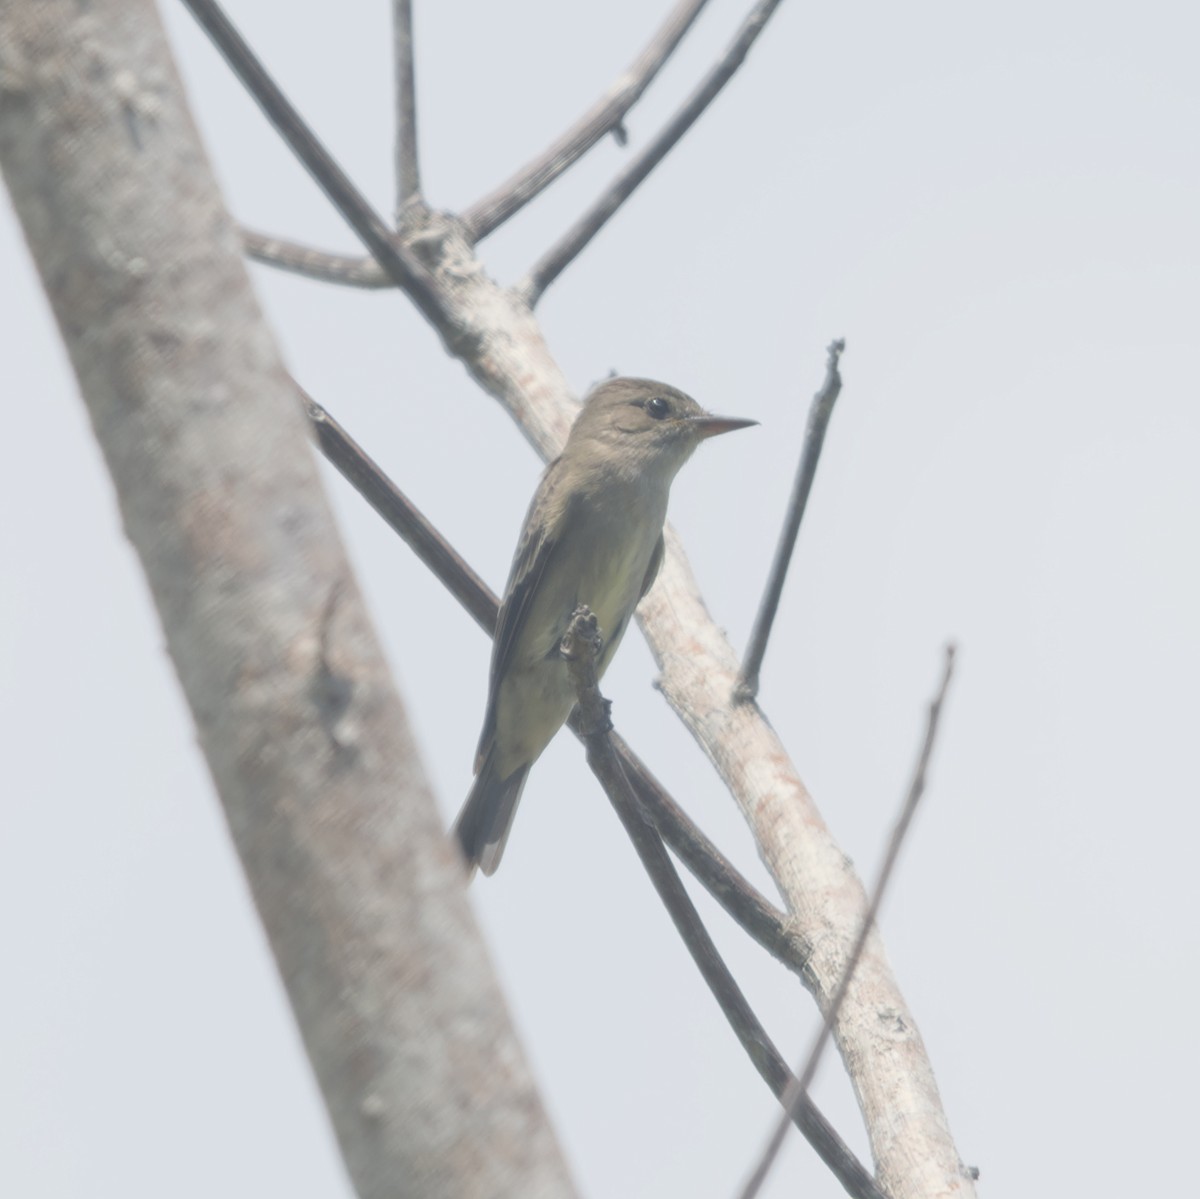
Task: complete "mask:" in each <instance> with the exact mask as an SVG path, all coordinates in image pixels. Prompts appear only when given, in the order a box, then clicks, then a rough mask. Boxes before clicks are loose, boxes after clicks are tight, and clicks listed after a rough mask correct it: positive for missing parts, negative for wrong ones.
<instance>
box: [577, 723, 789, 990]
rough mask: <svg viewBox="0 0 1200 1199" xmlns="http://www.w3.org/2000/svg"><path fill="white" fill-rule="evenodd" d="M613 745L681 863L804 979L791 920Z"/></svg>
mask: <svg viewBox="0 0 1200 1199" xmlns="http://www.w3.org/2000/svg"><path fill="white" fill-rule="evenodd" d="M572 727H573V726H572ZM612 741H613V748H614V749H615V750H616V752H617V757H619V758H620V759H621V765H622V767H623V768H624V770H625V776H626V777H627V778H628V779H629V781H630V783H631V784H632V785H633V787H634V789H635V790H636V791H637V796H638V802H639V803H640V804H641V805H642V808H643V810H644V811H645V812H646V813H647V815H648V816H649V817H650V819H651V820H653V822H654V826H655V828H657V829H658V831H659V833H660V834H661V836H662V838H663V840H664V841H666V843H667V844H668V845H669V846H670V847H671V849H672V850H674V852H675V855H676V856H677V857H678V858H679V860H680V861H681V862H683V864H684V865H685V866H686V867H687V868H688V869H689V870H690V871H691V872H692V874H693V875H695V877H696V878H697V879H698V880H699V882H700V883H701V884H702V885H703V887H704V888H705V890H706V891H708V892H709V894H710V895H712V897H713V898H714V899H715V900H716V901H717V902H718V903H719V904H720V905H721V907H723V908H724V909H725V911H726V912H728V913H729V915H731V916H732V917H733V918H734V920H736V921H737V923H738V924H740V925H741V926H742V928H743V929H744V930H745V931H746V932H747V933H749V934H750V936H751V937H753V938H754V940H756V941H757V942H758V943H759V944H760V945H761V946H762V947H763V948H764V949H765V950H766V951H767V952H768V953H770V954H771V955H772V956H773V957H775V958H777V959H778V960H779V961H780V962H782V963H783V965H785V966H787V967H788V969H790V970H794V971H795V972H796V973H797V974H799V975H801V977H804V969H805V964H806V962H807V961H808V957H809V947H808V945H807V943H806V942H805V941H804V940H803V939H802V938H800V937H799V935H798V934H797V933H796V931H795V925H794V922H793V921H792V920H791V918H790V917H788V916H785V915H784V913H783V912H781V911H779V909H778V908H776V907H774V906H773V905H772V904H771V903H769V902H768V901H767V899H766V898H765V897H764V896H763V895H762V894H761V893H760V892H759V891H758V890H757V888H755V887H754V886H753V885H752V884H751V883H750V882H749V880H747V879H746V878H745V876H744V875H742V874H741V873H740V871H738V870H737V868H736V867H735V866H734V865H733V863H732V862H730V861H729V859H728V858H727V857H726V856H725V855H724V854H723V853H722V852H721V851H720V850H719V849H718V848H717V847H716V845H714V844H713V842H712V841H710V840H709V839H708V837H706V836H705V835H704V833H703V832H701V830H700V829H699V828H698V827H697V826H696V825H695V824H693V823H692V821H691V819H690V818H689V817H688V816H687V815H686V814H685V813H684V811H683V809H682V808H681V807H680V806H679V805H678V804H677V803H676V802H675V800H674V799H672V798H671V795H670V793H669V792H668V791H667V789H666V788H665V787H664V786H663V785H662V783H660V782H659V781H658V779H656V778H655V777H654V775H653V774H651V773H650V771H649V769H648V768H647V767H646V765H645V763H644V762H643V761H642V760H641V758H639V757H638V756H637V755H636V754H635V753H634V752H633V750H632V749H630V748H629V746H628V745H627V744H626V742H625V740H624V738H622V737H620V736H618V735H617V734H616V733H613V735H612Z"/></svg>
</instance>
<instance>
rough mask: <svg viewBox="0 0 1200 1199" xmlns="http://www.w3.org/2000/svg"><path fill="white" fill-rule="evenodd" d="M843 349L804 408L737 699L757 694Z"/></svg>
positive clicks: (833, 351)
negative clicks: (800, 440)
mask: <svg viewBox="0 0 1200 1199" xmlns="http://www.w3.org/2000/svg"><path fill="white" fill-rule="evenodd" d="M845 348H846V341H845V339H844V338H839V339H838V340H837V341H832V342H830V343H829V347H828V349H827V353H828V355H829V358H828V361H827V363H826V367H825V382H824V383H822V384H821V390H820V391H818V392H817V394H816V395H815V396H813V401H812V406H811V407H810V408H809V410H808V425H807V427H806V429H805V431H804V445H803V447H802V448H801V450H800V464H799V466H797V468H796V480H795V482H794V483H793V484H792V498H791V499H790V500H789V501H788V510H787V516H786V517H785V518H784V522H783V531H782V532H781V533H780V534H779V545H778V547H777V548H776V550H775V561H774V562H773V563H772V564H771V575H770V578H768V579H767V587H766V590H765V591H764V592H763V597H762V602H761V603H760V604H759V608H758V615H757V616H756V617H755V619H754V630H753V632H752V633H751V634H750V644H749V646H748V647H747V649H746V657H745V659H744V660H743V662H742V674H741V678H740V679H739V681H738V685H737V688H736V690H735V691H734V698H735V699H737V700H740V701H745V700H750V699H754V698H755V696H757V695H758V672H759V671H760V670H761V669H762V663H763V655H764V654H765V653H766V652H767V638H768V637H770V635H771V626H772V625H773V624H774V623H775V613H776V612H777V611H778V610H779V599H780V596H782V595H783V581H784V579H786V578H787V572H788V567H789V565H791V561H792V551H793V550H794V549H795V548H796V535H797V534H798V533H799V532H800V522H801V520H803V519H804V509H805V507H806V505H807V504H808V493H809V492H810V491H811V490H812V484H813V479H814V478H815V477H816V473H817V463H818V462H819V461H820V458H821V447H822V446H823V445H824V444H825V430H826V428H827V427H828V425H829V418H830V417H831V416H832V415H833V405H834V403H835V402H836V401H837V398H838V394H839V393H840V392H841V390H842V376H841V373H840V372H839V370H838V360H839V359H840V358H841V356H842V351H843V350H844V349H845Z"/></svg>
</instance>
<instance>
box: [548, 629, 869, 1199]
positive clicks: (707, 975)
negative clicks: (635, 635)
mask: <svg viewBox="0 0 1200 1199" xmlns="http://www.w3.org/2000/svg"><path fill="white" fill-rule="evenodd" d="M598 648H599V636H598V634H597V632H596V618H595V616H594V615H593V614H592V613H591V612H590V611H589V610H588V609H587V608H586V607H581V608H579V609H577V610H576V612H575V614H574V616H573V617H572V620H571V624H570V625H569V626H568V630H567V634H566V636H565V637H564V638H563V642H562V654H563V657H564V658H565V659H566V661H567V669H568V671H569V673H570V675H571V680H572V682H573V683H574V685H575V691H576V695H577V697H578V700H579V706H578V708H577V709H576V710H577V711H578V712H579V713H580V714H581V715H580V725H581V729H580V732H581V736H582V738H583V742H584V745H585V746H586V747H587V758H588V765H589V766H590V767H591V768H592V771H593V772H594V773H595V775H596V777H597V778H598V779H599V780H600V782H601V784H602V785H603V786H604V790H605V792H606V793H607V795H608V798H609V800H610V802H611V803H612V805H613V808H614V809H616V813H617V816H618V817H619V818H620V820H621V823H622V824H623V825H624V826H625V831H626V832H627V833H628V834H629V839H630V840H631V841H632V842H633V846H634V849H636V850H637V854H638V857H640V858H641V860H642V865H643V866H644V867H645V869H646V873H647V874H649V876H650V881H651V882H652V883H653V884H654V889H655V890H656V891H657V892H658V895H659V898H660V899H661V900H662V901H663V905H664V906H665V907H666V909H667V911H668V913H669V914H670V916H671V920H672V921H673V922H674V924H675V928H676V930H677V931H678V933H679V935H680V937H682V939H683V942H684V944H685V945H686V946H687V950H688V952H689V953H690V954H691V955H692V960H693V961H694V962H695V963H696V966H697V967H698V968H699V970H700V973H701V975H702V976H703V978H704V981H705V982H706V983H707V984H708V988H709V990H710V991H712V993H713V997H714V998H715V999H716V1001H717V1003H718V1004H719V1005H720V1008H721V1011H722V1012H723V1013H724V1015H725V1018H726V1020H728V1021H729V1024H730V1027H731V1028H732V1029H733V1031H734V1033H735V1034H736V1036H737V1038H738V1040H739V1041H740V1042H741V1043H742V1047H743V1048H744V1049H745V1050H746V1054H747V1056H748V1057H749V1058H750V1061H751V1062H752V1063H753V1065H754V1067H755V1069H756V1070H757V1071H758V1072H759V1074H760V1075H761V1076H762V1078H763V1080H764V1081H765V1082H766V1084H767V1085H768V1086H769V1087H770V1088H771V1090H772V1091H773V1092H774V1094H775V1095H776V1096H777V1097H778V1098H779V1099H780V1101H781V1102H782V1101H783V1100H784V1098H785V1097H786V1096H788V1095H789V1094H790V1093H791V1092H792V1091H793V1090H795V1088H796V1079H795V1077H794V1076H793V1075H792V1073H791V1071H790V1070H788V1068H787V1065H786V1063H785V1062H784V1060H783V1058H782V1056H781V1055H780V1053H779V1050H778V1049H776V1047H775V1046H774V1044H773V1043H772V1042H771V1039H770V1037H769V1036H768V1035H767V1032H766V1030H765V1029H764V1028H763V1026H762V1024H761V1023H759V1020H758V1017H757V1016H755V1014H754V1012H753V1010H752V1009H751V1007H750V1005H749V1003H747V1001H746V997H745V995H743V994H742V990H741V988H740V987H739V986H738V985H737V982H736V981H735V980H734V978H733V975H732V974H730V972H729V967H728V966H726V965H725V962H724V960H723V959H722V958H721V955H720V953H719V952H718V951H717V947H716V945H714V944H713V940H712V938H711V937H710V936H709V934H708V930H707V929H706V928H705V927H704V922H703V921H702V920H701V919H700V914H699V913H698V912H697V911H696V908H695V905H694V904H693V903H692V901H691V898H690V897H689V896H688V893H687V891H685V890H684V887H683V883H682V882H681V881H680V878H679V875H678V874H677V873H676V871H675V867H674V866H672V865H671V859H670V858H669V857H668V856H667V852H666V850H665V849H664V848H663V843H662V841H661V840H660V838H659V836H658V834H657V833H656V832H655V830H654V825H653V822H652V821H651V820H650V819H649V817H648V815H647V814H646V813H645V812H643V811H642V810H641V808H640V807H639V805H638V800H637V796H636V790H635V788H634V787H633V785H632V784H631V783H630V781H629V779H628V778H627V777H626V775H625V772H624V770H623V768H622V764H621V760H620V758H618V756H617V754H616V751H615V747H614V745H613V741H612V737H611V735H610V732H611V729H612V725H611V723H610V722H609V718H608V702H607V701H606V700H605V699H604V698H603V696H601V694H600V689H599V687H598V685H597V682H596V653H597V650H598ZM785 1118H786V1119H787V1120H788V1121H789V1123H791V1122H794V1123H795V1125H796V1127H797V1128H799V1129H800V1131H801V1132H802V1133H803V1134H804V1137H805V1139H806V1140H807V1141H808V1142H809V1144H810V1145H812V1147H813V1148H814V1149H815V1150H816V1151H817V1155H818V1156H819V1157H820V1158H821V1160H822V1161H823V1162H824V1163H825V1164H826V1165H827V1166H828V1167H829V1169H830V1170H831V1171H832V1172H833V1174H834V1175H835V1176H836V1177H837V1179H838V1181H839V1182H841V1184H842V1185H843V1186H844V1187H845V1188H846V1190H847V1192H848V1193H849V1194H851V1195H854V1196H871V1197H872V1199H886V1197H885V1196H884V1194H883V1192H882V1191H881V1190H880V1189H879V1186H878V1184H877V1183H876V1182H875V1180H874V1179H873V1178H872V1177H871V1176H870V1175H869V1174H868V1173H867V1172H866V1170H864V1169H863V1167H862V1165H861V1164H860V1163H859V1162H858V1160H857V1159H856V1158H855V1157H854V1155H853V1154H852V1153H851V1152H850V1151H849V1149H848V1148H847V1147H846V1146H845V1145H844V1144H843V1143H842V1141H841V1139H840V1138H839V1137H838V1136H837V1134H836V1133H835V1132H834V1130H833V1128H832V1127H831V1126H830V1125H829V1123H828V1122H827V1121H826V1120H825V1118H824V1116H822V1115H821V1113H820V1112H819V1111H818V1110H817V1108H816V1107H815V1106H814V1105H813V1103H812V1100H811V1099H809V1098H808V1096H807V1094H803V1093H801V1095H800V1097H799V1101H798V1102H794V1103H792V1104H790V1105H789V1107H788V1108H787V1109H786V1111H785Z"/></svg>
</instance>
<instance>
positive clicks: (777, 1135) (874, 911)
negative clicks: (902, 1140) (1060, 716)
mask: <svg viewBox="0 0 1200 1199" xmlns="http://www.w3.org/2000/svg"><path fill="white" fill-rule="evenodd" d="M953 674H954V646H953V644H950V645H947V646H946V651H945V665H944V666H943V668H942V681H941V685H940V686H939V687H938V690H937V694H936V695H935V696H934V698H933V700H932V702H931V703H930V705H929V717H928V722H927V724H926V726H925V740H924V742H923V743H922V745H921V751H920V753H919V754H918V755H917V764H916V766H915V767H914V769H913V777H912V782H911V783H909V786H908V795H907V796H906V797H905V800H904V806H903V807H902V808H901V810H900V817H899V819H898V820H897V821H896V827H895V828H894V829H893V830H892V835H891V838H890V839H889V841H888V847H887V853H886V854H884V858H883V865H882V866H881V867H880V869H879V877H878V878H877V879H876V880H875V886H874V888H873V890H872V893H871V902H870V903H869V904H868V905H867V910H866V912H865V914H864V915H863V919H862V925H861V927H860V928H859V930H858V936H857V938H856V939H855V942H854V948H853V950H852V951H851V953H850V958H849V960H848V961H847V963H846V969H845V971H844V972H843V974H842V977H841V980H840V981H839V983H838V986H837V990H836V991H835V992H834V994H833V998H832V1000H831V1001H830V1003H829V1007H828V1010H827V1011H826V1012H825V1019H824V1021H823V1022H822V1024H821V1029H820V1031H819V1032H818V1033H817V1036H816V1039H815V1040H814V1041H813V1045H812V1048H811V1049H810V1050H809V1053H808V1058H807V1060H806V1061H805V1063H804V1069H803V1070H801V1072H800V1075H799V1077H798V1078H794V1079H793V1080H792V1082H791V1083H789V1085H788V1090H787V1093H786V1094H785V1095H784V1097H783V1100H782V1103H783V1109H784V1114H783V1117H782V1118H781V1119H780V1121H779V1123H778V1124H777V1125H776V1127H775V1131H774V1132H773V1133H772V1135H771V1139H770V1140H769V1141H768V1142H767V1145H766V1148H765V1149H764V1150H763V1154H762V1157H761V1158H760V1160H759V1162H758V1165H757V1166H756V1167H755V1169H754V1173H753V1174H752V1175H751V1176H750V1180H749V1181H748V1182H747V1183H746V1186H745V1188H744V1189H743V1191H742V1193H741V1197H740V1199H755V1196H756V1195H757V1194H758V1193H759V1189H760V1188H761V1186H762V1184H763V1181H764V1179H765V1178H766V1176H767V1172H768V1171H769V1170H770V1168H771V1165H772V1163H773V1162H774V1161H775V1158H776V1157H777V1156H778V1154H779V1150H780V1147H781V1146H782V1145H783V1138H784V1137H785V1136H786V1135H787V1129H788V1113H789V1112H791V1111H793V1110H795V1107H796V1105H797V1104H799V1103H802V1102H803V1101H804V1098H805V1097H806V1096H807V1094H808V1088H809V1087H810V1086H811V1085H812V1080H813V1077H814V1076H815V1075H816V1072H817V1064H818V1063H819V1062H820V1060H821V1054H822V1053H823V1052H824V1050H825V1046H826V1045H827V1044H828V1043H829V1038H830V1037H831V1036H832V1035H833V1026H834V1023H835V1022H836V1021H837V1017H838V1012H839V1011H840V1009H841V1006H842V1000H843V999H845V997H846V992H847V991H848V990H849V989H850V983H851V980H852V979H853V978H854V969H855V967H856V966H857V965H858V960H859V958H860V957H861V956H862V951H863V946H864V945H865V944H866V942H867V936H868V934H869V933H870V931H871V927H872V926H873V925H874V923H875V918H876V916H878V914H879V906H880V904H881V903H882V902H883V896H884V893H885V892H886V891H887V887H888V883H889V882H890V881H891V877H892V870H893V868H894V867H895V865H896V859H897V857H898V856H899V854H900V846H901V845H902V844H903V843H904V838H905V836H906V835H907V833H908V830H909V826H910V825H911V824H912V818H913V814H914V813H915V812H916V810H917V804H918V803H919V802H920V800H921V796H922V795H923V794H924V792H925V777H926V774H927V772H928V770H929V759H930V757H931V756H932V754H933V746H934V742H935V741H936V739H937V731H938V722H939V720H940V718H941V714H942V705H943V704H944V703H945V701H946V691H947V689H948V688H949V686H950V679H951V676H952V675H953Z"/></svg>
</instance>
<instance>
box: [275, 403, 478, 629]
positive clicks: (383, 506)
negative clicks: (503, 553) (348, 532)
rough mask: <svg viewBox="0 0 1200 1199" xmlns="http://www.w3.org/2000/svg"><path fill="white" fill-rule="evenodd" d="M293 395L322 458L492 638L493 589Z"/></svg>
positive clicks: (337, 430)
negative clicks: (336, 470)
mask: <svg viewBox="0 0 1200 1199" xmlns="http://www.w3.org/2000/svg"><path fill="white" fill-rule="evenodd" d="M296 390H297V391H298V392H299V393H300V397H301V399H302V400H303V401H304V408H305V411H306V412H307V413H308V418H309V420H310V421H311V422H312V427H313V432H314V433H315V435H316V438H317V445H318V447H319V448H320V450H321V453H323V454H324V455H325V457H326V458H328V459H329V461H330V462H331V463H333V465H334V466H336V467H337V469H338V470H339V471H340V472H341V474H342V476H343V477H344V478H345V479H346V481H347V482H348V483H349V484H350V485H351V486H352V487H353V488H354V489H355V491H357V492H358V493H359V495H361V496H362V497H363V499H365V500H366V501H367V503H368V504H370V505H371V507H372V508H374V509H375V511H376V512H378V513H379V515H380V516H382V517H383V519H384V521H385V522H386V523H387V525H388V526H389V527H390V528H391V529H393V530H394V531H395V532H396V533H398V534H399V535H400V537H401V539H402V540H403V541H404V542H405V544H406V545H408V546H409V548H410V549H412V551H413V552H414V553H415V554H416V555H417V557H418V558H420V560H421V561H422V562H423V563H424V564H425V565H426V566H428V567H429V569H430V570H431V571H432V572H433V573H434V575H435V576H436V577H437V578H438V579H439V580H440V581H441V582H442V583H443V584H444V585H445V586H446V587H447V588H448V589H449V590H450V591H451V592H452V593H453V595H454V598H455V599H457V600H458V602H459V603H460V604H462V606H463V607H464V608H466V610H467V611H468V612H469V613H470V615H471V617H472V618H473V619H474V621H475V623H476V624H477V625H479V627H480V628H481V629H483V631H484V632H485V633H487V635H488V636H489V637H492V636H494V635H495V632H496V618H497V615H498V613H499V611H500V601H499V600H498V599H497V598H496V596H495V594H494V593H493V591H492V589H491V588H490V587H489V586H488V585H487V584H486V583H485V582H484V581H483V580H482V579H481V578H480V577H479V576H478V575H477V574H476V573H475V572H474V571H473V570H472V569H471V568H470V566H468V565H467V563H466V562H465V561H464V560H463V559H462V558H461V557H460V556H459V554H458V552H457V551H456V550H455V549H454V547H453V546H451V545H450V543H449V542H448V541H447V540H446V539H445V538H444V537H443V536H442V535H441V534H440V533H439V532H438V531H437V529H435V528H434V527H433V525H432V524H430V523H429V521H428V520H427V519H426V518H425V516H424V515H423V514H422V513H421V512H420V511H418V509H417V508H416V507H415V506H414V505H413V503H412V501H411V500H410V499H409V498H408V497H407V496H406V495H405V494H404V492H402V491H401V490H400V488H398V487H397V486H396V485H395V483H393V482H392V481H391V479H389V478H388V477H387V475H385V474H384V473H383V471H382V470H381V469H380V468H379V467H378V466H377V465H376V463H375V462H374V461H372V459H371V458H370V457H369V456H368V455H367V453H366V451H365V450H363V448H362V447H361V446H360V445H359V444H358V442H356V441H355V440H354V439H353V438H352V437H351V436H350V434H349V433H347V432H346V430H345V429H343V428H342V426H341V425H340V424H339V423H338V422H337V421H336V420H334V418H333V417H332V416H330V415H329V413H328V412H326V411H325V409H324V408H322V407H321V405H320V404H318V403H317V401H316V400H314V399H313V398H312V396H310V395H309V394H308V392H306V391H305V390H304V388H302V387H301V386H300V385H299V384H298V383H297V384H296Z"/></svg>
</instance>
